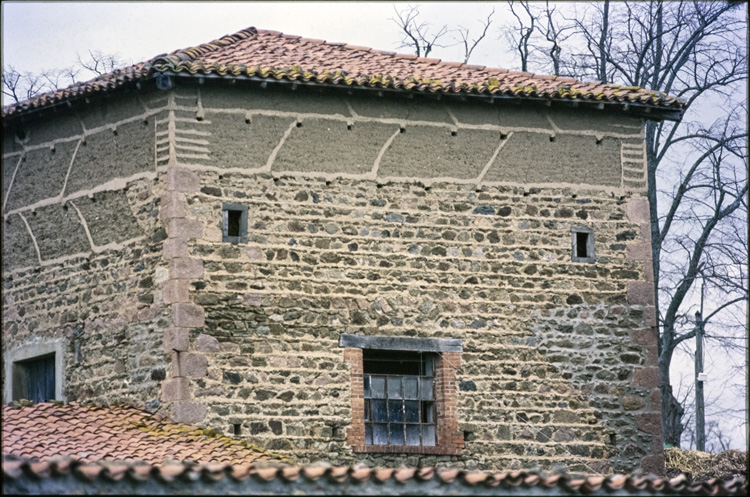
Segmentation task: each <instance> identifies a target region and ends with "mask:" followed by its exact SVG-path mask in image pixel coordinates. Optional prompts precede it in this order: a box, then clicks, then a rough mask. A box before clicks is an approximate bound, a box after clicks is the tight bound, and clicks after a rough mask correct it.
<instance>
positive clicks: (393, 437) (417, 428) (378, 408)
mask: <svg viewBox="0 0 750 497" xmlns="http://www.w3.org/2000/svg"><path fill="white" fill-rule="evenodd" d="M363 361H364V378H363V382H364V392H365V443H367V444H368V445H411V446H420V445H424V446H434V445H435V401H434V399H435V393H434V378H433V376H434V355H433V354H424V353H419V352H394V351H386V350H364V351H363Z"/></svg>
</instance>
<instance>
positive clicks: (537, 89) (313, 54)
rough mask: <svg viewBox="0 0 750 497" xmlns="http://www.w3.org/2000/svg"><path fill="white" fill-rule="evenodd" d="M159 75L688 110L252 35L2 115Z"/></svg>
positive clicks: (608, 91)
mask: <svg viewBox="0 0 750 497" xmlns="http://www.w3.org/2000/svg"><path fill="white" fill-rule="evenodd" d="M158 73H171V74H181V75H208V74H211V75H214V76H219V77H233V76H244V77H250V78H256V79H267V78H273V79H276V80H287V81H303V82H306V83H313V84H329V85H330V84H333V85H347V86H356V87H366V88H388V89H393V90H401V91H417V92H433V93H467V94H479V95H493V96H520V97H523V98H548V99H558V100H580V99H584V100H589V99H595V100H597V101H603V102H613V103H614V102H629V103H634V104H642V105H646V106H650V107H654V108H662V109H674V110H680V109H682V108H683V107H684V102H683V101H681V100H678V99H676V98H673V97H670V96H668V95H665V94H663V93H659V92H653V91H649V90H644V89H642V88H638V87H622V86H617V85H608V84H601V83H589V84H585V83H582V82H579V81H577V80H575V79H572V78H561V77H557V76H540V75H534V74H530V73H521V72H515V71H508V70H506V69H497V68H488V67H485V66H477V65H467V64H463V63H460V62H442V61H440V60H439V59H429V58H423V57H417V56H416V55H411V54H396V53H393V52H386V51H380V50H374V49H372V48H368V47H359V46H354V45H347V44H343V43H329V42H326V41H324V40H317V39H310V38H302V37H300V36H297V35H288V34H282V33H280V32H278V31H269V30H262V29H255V28H247V29H244V30H242V31H239V32H237V33H234V34H232V35H226V36H223V37H222V38H219V39H217V40H214V41H211V42H209V43H204V44H202V45H197V46H195V47H189V48H185V49H182V50H176V51H174V52H172V53H170V54H168V55H161V56H157V57H154V58H153V59H151V60H148V61H146V62H141V63H138V64H135V65H133V66H130V67H126V68H123V69H118V70H116V71H113V72H111V73H108V74H105V75H103V76H100V77H98V78H96V79H93V80H91V81H87V82H85V83H78V84H75V85H73V86H70V87H68V88H65V89H62V90H59V91H55V92H51V93H47V94H44V95H40V96H38V97H35V98H33V99H30V100H26V101H24V102H20V103H17V104H12V105H9V106H6V107H4V108H3V115H4V116H10V115H14V114H18V113H22V112H26V111H30V110H33V109H36V108H42V107H46V106H49V105H54V104H56V103H59V102H64V101H66V100H69V99H72V98H76V97H81V96H86V95H90V94H95V93H99V92H106V91H111V90H113V89H115V88H118V87H121V86H123V85H126V84H133V83H134V82H137V81H139V80H144V79H146V78H151V77H154V76H155V75H156V74H158Z"/></svg>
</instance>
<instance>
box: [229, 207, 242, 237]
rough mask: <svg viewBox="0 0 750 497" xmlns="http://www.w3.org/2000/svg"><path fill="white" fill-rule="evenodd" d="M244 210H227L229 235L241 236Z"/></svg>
mask: <svg viewBox="0 0 750 497" xmlns="http://www.w3.org/2000/svg"><path fill="white" fill-rule="evenodd" d="M241 220H242V211H227V236H240V221H241Z"/></svg>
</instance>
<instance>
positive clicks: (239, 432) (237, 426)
mask: <svg viewBox="0 0 750 497" xmlns="http://www.w3.org/2000/svg"><path fill="white" fill-rule="evenodd" d="M232 428H233V429H234V435H235V436H238V435H242V424H241V423H234V424H233V425H232Z"/></svg>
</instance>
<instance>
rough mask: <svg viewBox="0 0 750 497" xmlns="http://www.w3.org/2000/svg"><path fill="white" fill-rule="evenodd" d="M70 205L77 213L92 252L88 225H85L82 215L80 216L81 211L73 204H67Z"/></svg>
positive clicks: (91, 240) (92, 247)
mask: <svg viewBox="0 0 750 497" xmlns="http://www.w3.org/2000/svg"><path fill="white" fill-rule="evenodd" d="M68 203H69V204H70V205H72V206H73V208H74V209H75V210H76V212H77V213H78V219H80V220H81V226H83V231H85V232H86V238H88V240H89V246H90V247H91V250H94V246H95V245H94V239H93V238H91V232H90V231H89V225H88V223H86V220H85V219H84V218H83V214H81V211H80V210H79V209H78V206H77V205H76V204H74V203H73V202H68Z"/></svg>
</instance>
